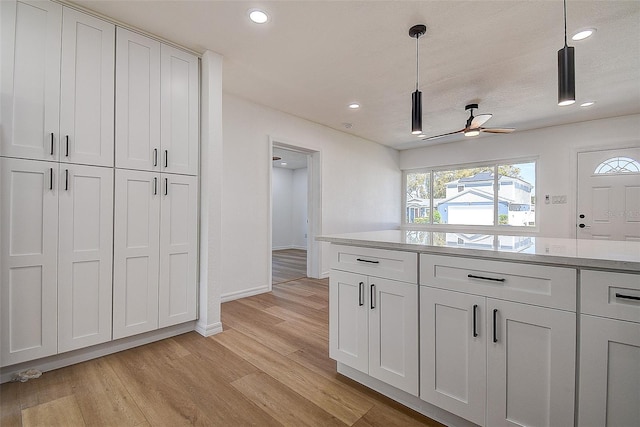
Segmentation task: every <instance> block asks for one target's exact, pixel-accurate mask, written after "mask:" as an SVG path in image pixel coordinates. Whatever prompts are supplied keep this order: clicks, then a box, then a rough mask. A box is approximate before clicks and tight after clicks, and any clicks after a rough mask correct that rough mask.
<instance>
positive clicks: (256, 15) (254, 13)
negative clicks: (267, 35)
mask: <svg viewBox="0 0 640 427" xmlns="http://www.w3.org/2000/svg"><path fill="white" fill-rule="evenodd" d="M249 19H251V20H252V21H253V22H255V23H256V24H264V23H265V22H267V21H268V20H269V15H267V13H266V12H265V11H263V10H260V9H251V10H250V11H249Z"/></svg>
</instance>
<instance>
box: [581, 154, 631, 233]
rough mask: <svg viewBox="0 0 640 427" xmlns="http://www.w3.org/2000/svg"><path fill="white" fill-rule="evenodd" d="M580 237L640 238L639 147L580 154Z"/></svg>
mask: <svg viewBox="0 0 640 427" xmlns="http://www.w3.org/2000/svg"><path fill="white" fill-rule="evenodd" d="M577 211H578V212H577V224H578V228H577V230H578V231H577V237H578V238H580V239H601V240H604V239H606V240H640V148H627V149H619V150H603V151H592V152H584V153H578V200H577Z"/></svg>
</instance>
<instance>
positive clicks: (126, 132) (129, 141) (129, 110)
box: [116, 27, 161, 171]
mask: <svg viewBox="0 0 640 427" xmlns="http://www.w3.org/2000/svg"><path fill="white" fill-rule="evenodd" d="M160 154H161V153H160V42H157V41H155V40H152V39H150V38H148V37H145V36H142V35H140V34H137V33H134V32H131V31H128V30H125V29H123V28H120V27H118V29H117V45H116V167H119V168H125V169H139V170H149V171H151V170H158V171H159V170H160V157H159V156H160Z"/></svg>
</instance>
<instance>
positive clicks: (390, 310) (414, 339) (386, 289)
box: [368, 277, 418, 396]
mask: <svg viewBox="0 0 640 427" xmlns="http://www.w3.org/2000/svg"><path fill="white" fill-rule="evenodd" d="M368 293H369V298H372V299H371V300H370V301H369V375H371V376H372V377H374V378H377V379H379V380H381V381H384V382H386V383H388V384H390V385H392V386H394V387H397V388H399V389H400V390H404V391H406V392H407V393H411V394H413V395H414V396H417V395H418V284H417V283H415V284H409V283H404V282H398V281H395V280H388V279H381V278H378V277H369V292H368Z"/></svg>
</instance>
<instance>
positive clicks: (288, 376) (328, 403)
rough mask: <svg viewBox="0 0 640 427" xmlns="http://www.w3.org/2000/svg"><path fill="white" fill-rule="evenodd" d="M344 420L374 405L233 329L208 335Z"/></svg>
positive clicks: (351, 418)
mask: <svg viewBox="0 0 640 427" xmlns="http://www.w3.org/2000/svg"><path fill="white" fill-rule="evenodd" d="M211 339H214V340H216V341H218V342H220V343H221V344H222V345H224V346H226V347H227V348H229V349H230V350H231V351H233V352H235V353H236V354H238V355H239V356H240V357H242V358H243V359H245V360H247V361H248V362H250V363H251V364H253V365H254V366H256V367H257V368H259V369H260V370H262V371H264V372H265V373H267V374H269V375H270V376H272V377H273V378H275V379H276V380H278V381H280V382H281V383H283V384H284V385H286V386H287V387H289V388H291V389H292V390H293V391H295V392H297V393H298V394H300V395H302V396H303V397H305V398H306V399H308V400H310V401H311V402H313V403H315V404H316V405H317V406H319V407H320V408H322V409H323V410H325V411H326V412H328V413H330V414H332V415H333V416H335V417H337V418H338V419H340V420H341V421H343V422H345V423H346V424H349V425H352V424H353V423H355V422H356V421H357V420H358V419H360V417H362V416H363V415H364V414H365V413H366V412H367V411H368V410H369V409H371V408H372V407H373V401H372V400H371V399H370V398H368V397H367V396H365V395H363V394H362V393H359V392H354V391H353V390H352V389H350V388H348V387H345V386H343V385H342V384H340V383H338V382H333V381H331V380H329V379H327V378H326V377H323V376H321V375H319V374H316V373H315V372H313V371H311V370H309V369H306V368H305V367H303V366H301V365H298V364H297V363H295V362H293V361H292V360H290V359H287V358H286V357H283V356H282V355H281V354H279V353H277V352H275V351H273V350H271V349H269V348H267V347H266V346H264V345H262V344H260V343H259V342H257V341H255V340H253V339H251V338H250V337H248V336H246V335H244V334H242V333H241V332H239V331H236V330H230V331H226V332H223V333H221V334H218V335H214V336H213V337H211Z"/></svg>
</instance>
